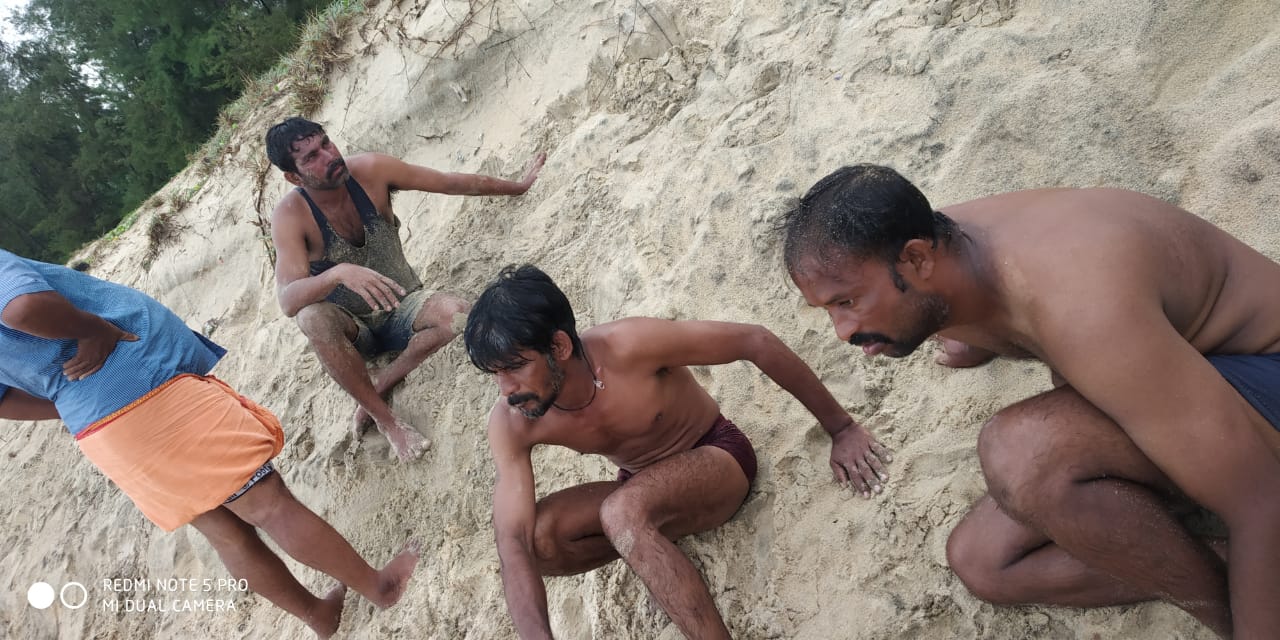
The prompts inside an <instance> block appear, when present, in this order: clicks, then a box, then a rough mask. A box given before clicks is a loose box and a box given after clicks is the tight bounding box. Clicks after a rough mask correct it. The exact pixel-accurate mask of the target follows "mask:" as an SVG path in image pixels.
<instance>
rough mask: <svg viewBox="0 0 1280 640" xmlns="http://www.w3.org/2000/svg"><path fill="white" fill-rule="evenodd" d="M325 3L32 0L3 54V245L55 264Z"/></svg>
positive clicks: (116, 216)
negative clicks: (19, 35)
mask: <svg viewBox="0 0 1280 640" xmlns="http://www.w3.org/2000/svg"><path fill="white" fill-rule="evenodd" d="M325 4H327V3H325V2H323V0H252V1H250V0H188V1H185V2H172V1H171V0H32V2H31V4H30V6H29V7H28V8H27V10H26V12H25V14H24V15H23V17H22V20H21V21H20V26H21V28H22V29H23V31H24V32H25V33H26V34H27V36H28V38H30V39H28V40H26V41H24V42H23V43H21V44H20V45H18V46H16V47H0V75H2V76H3V77H2V78H0V85H2V86H0V170H2V171H4V174H3V175H4V176H5V180H4V181H3V182H0V198H3V200H0V201H3V202H5V203H6V207H5V208H4V209H3V210H0V246H3V247H5V248H7V249H11V250H13V251H15V252H17V253H20V254H22V255H26V256H31V257H35V258H39V259H43V260H51V261H61V260H64V259H65V258H66V256H67V255H68V254H69V253H70V252H72V251H74V250H75V249H76V248H77V247H78V246H80V245H81V244H83V243H84V242H85V241H86V240H88V239H90V238H94V237H97V236H99V235H101V234H103V233H104V232H106V231H108V230H109V229H112V227H113V226H114V225H115V223H116V222H117V221H119V220H120V219H121V216H122V215H123V214H124V212H127V211H131V210H134V209H135V208H136V207H137V206H138V205H139V204H140V203H141V202H142V201H143V200H145V199H146V198H147V197H148V196H150V195H151V194H152V193H153V192H155V191H156V189H158V188H159V187H160V186H162V185H163V184H164V183H165V182H167V181H168V180H169V179H170V178H171V177H172V176H173V175H174V174H175V173H177V172H178V171H180V170H181V169H183V168H184V167H185V166H186V164H187V158H188V157H189V156H190V154H192V153H193V152H194V151H195V150H196V149H197V148H199V146H200V145H201V143H203V142H204V141H205V140H206V139H207V138H209V136H210V135H211V134H212V133H213V132H214V130H215V127H216V126H217V122H218V113H219V110H220V109H221V108H222V107H223V106H224V105H226V104H227V103H228V102H230V101H231V100H232V99H233V98H235V97H236V96H237V95H238V94H239V93H240V92H241V91H242V89H243V88H244V84H245V82H246V79H248V78H253V77H256V76H258V75H260V74H262V73H263V72H264V71H266V70H267V69H268V68H269V67H270V66H271V65H273V64H276V61H277V60H279V59H280V56H281V54H282V53H284V52H286V51H290V50H292V49H294V47H295V46H296V44H297V37H298V32H299V27H298V25H299V24H301V23H302V22H303V21H304V19H305V18H306V16H307V14H308V13H309V12H314V11H316V10H317V9H318V8H319V7H321V6H323V5H325Z"/></svg>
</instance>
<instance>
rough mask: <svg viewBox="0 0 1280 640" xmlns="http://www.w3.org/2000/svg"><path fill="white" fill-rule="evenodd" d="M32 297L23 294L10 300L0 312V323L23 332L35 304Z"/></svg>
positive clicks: (31, 295) (28, 294)
mask: <svg viewBox="0 0 1280 640" xmlns="http://www.w3.org/2000/svg"><path fill="white" fill-rule="evenodd" d="M34 295H35V294H32V293H24V294H22V295H20V296H17V297H15V298H14V299H13V300H10V301H9V304H7V305H5V306H4V310H3V311H0V322H3V323H4V325H5V326H6V327H9V328H11V329H15V330H17V331H25V329H26V326H27V319H28V318H30V317H31V314H32V310H33V307H34V305H35V302H36V301H35V299H34V297H33V296H34Z"/></svg>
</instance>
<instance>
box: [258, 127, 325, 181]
mask: <svg viewBox="0 0 1280 640" xmlns="http://www.w3.org/2000/svg"><path fill="white" fill-rule="evenodd" d="M317 134H324V127H322V126H320V125H319V124H317V123H315V122H312V121H310V120H308V119H306V118H299V117H297V116H294V117H292V118H286V119H285V121H284V122H281V123H279V124H277V125H275V126H273V127H271V128H270V129H267V159H268V160H270V161H271V164H274V165H275V166H277V167H279V168H280V170H281V171H288V172H290V173H297V172H298V163H296V162H294V161H293V143H295V142H297V141H299V140H306V139H307V138H310V137H311V136H314V135H317Z"/></svg>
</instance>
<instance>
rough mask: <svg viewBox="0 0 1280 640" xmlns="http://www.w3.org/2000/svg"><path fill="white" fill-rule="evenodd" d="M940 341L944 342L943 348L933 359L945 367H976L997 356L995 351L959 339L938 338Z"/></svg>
mask: <svg viewBox="0 0 1280 640" xmlns="http://www.w3.org/2000/svg"><path fill="white" fill-rule="evenodd" d="M938 342H940V343H941V344H942V348H941V349H939V350H938V355H937V356H936V357H934V359H933V361H934V362H937V363H938V364H940V365H942V366H944V367H952V368H956V369H963V368H966V367H976V366H978V365H980V364H986V363H988V362H991V360H992V359H993V358H995V357H996V354H995V353H994V352H991V351H987V350H986V349H981V348H978V347H974V346H970V345H967V344H965V343H963V342H960V341H959V340H952V339H950V338H938Z"/></svg>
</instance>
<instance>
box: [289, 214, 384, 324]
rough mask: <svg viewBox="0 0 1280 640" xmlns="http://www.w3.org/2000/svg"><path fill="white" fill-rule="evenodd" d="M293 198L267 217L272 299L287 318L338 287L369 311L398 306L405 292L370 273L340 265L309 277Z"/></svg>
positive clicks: (303, 233) (303, 237) (303, 234)
mask: <svg viewBox="0 0 1280 640" xmlns="http://www.w3.org/2000/svg"><path fill="white" fill-rule="evenodd" d="M295 198H299V199H300V197H298V196H293V195H292V194H291V195H290V196H289V197H286V199H285V200H284V201H282V202H281V203H280V204H279V205H278V206H277V207H276V210H275V212H274V213H273V214H272V216H271V242H272V244H273V245H274V246H275V249H276V297H277V299H278V300H279V302H280V309H281V310H282V311H284V314H285V315H286V316H288V317H290V318H292V317H294V316H295V315H297V314H298V312H299V311H301V310H302V308H303V307H306V306H307V305H311V304H315V303H317V302H321V301H323V300H324V299H325V298H326V297H328V295H329V294H330V293H332V292H333V290H334V289H336V288H337V287H338V285H343V286H345V287H347V288H348V289H350V290H351V291H353V292H355V293H356V294H357V295H359V296H360V297H361V298H363V299H364V301H365V302H366V303H367V304H368V305H369V308H370V309H375V310H387V311H389V310H391V309H394V308H396V307H397V306H399V305H400V297H402V296H404V295H405V290H404V288H403V287H401V286H400V285H399V284H398V283H397V282H396V281H395V280H392V279H391V278H388V277H386V276H384V275H382V274H380V273H378V272H377V271H374V270H373V269H369V268H367V267H363V266H360V265H357V264H350V263H341V264H337V265H334V266H333V267H330V268H329V269H326V270H325V271H322V272H321V273H318V274H316V275H314V276H313V275H311V265H310V262H309V261H308V260H307V239H306V230H305V228H304V227H303V222H304V220H309V217H307V218H303V217H302V216H304V215H307V214H308V212H307V211H300V210H299V209H298V204H297V201H296V200H295Z"/></svg>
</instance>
